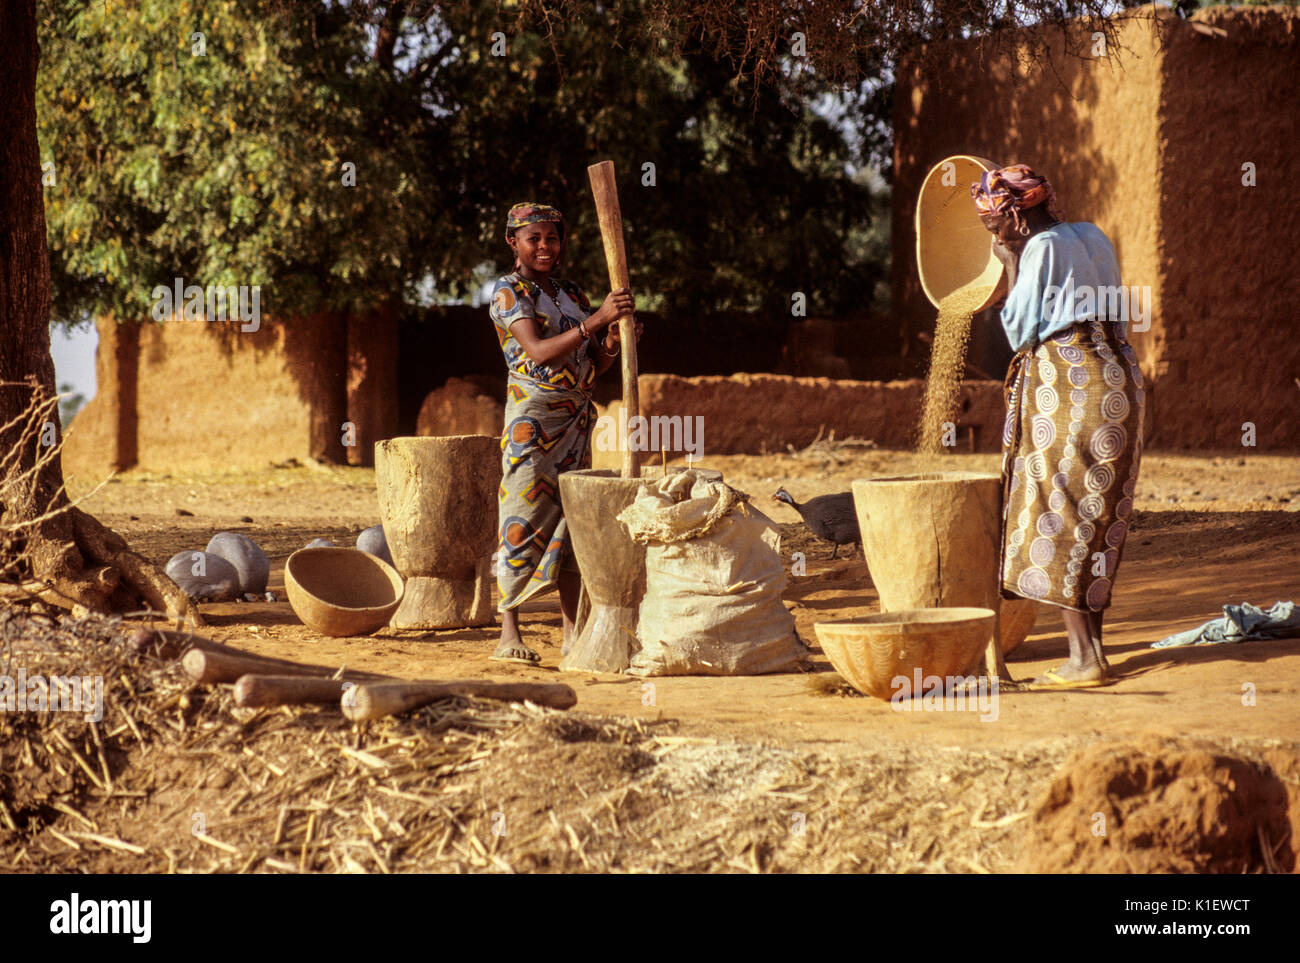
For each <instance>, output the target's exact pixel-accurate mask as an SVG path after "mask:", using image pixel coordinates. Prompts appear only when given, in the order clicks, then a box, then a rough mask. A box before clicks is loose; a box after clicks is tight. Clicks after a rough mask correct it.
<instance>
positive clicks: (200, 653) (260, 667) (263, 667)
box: [181, 648, 390, 685]
mask: <svg viewBox="0 0 1300 963" xmlns="http://www.w3.org/2000/svg"><path fill="white" fill-rule="evenodd" d="M181 665H182V666H183V667H184V669H185V672H186V673H187V674H188V675H189V677H190V678H191V679H193V680H194V681H195V682H203V683H206V684H209V685H211V684H214V683H219V682H237V681H238V680H239V677H240V676H242V675H292V676H316V677H318V678H325V679H328V678H329V677H330V676H332V675H334V672H335V670H334V669H332V668H330V667H329V666H326V665H310V664H307V663H303V662H289V661H287V660H285V659H268V658H265V657H263V656H260V655H254V654H253V653H251V652H238V651H236V652H216V651H209V650H206V649H197V648H196V649H190V651H188V652H186V653H185V656H184V658H182V659H181ZM343 677H344V678H347V679H386V678H390V676H383V675H377V674H375V673H373V672H354V671H352V670H350V669H349V670H347V671H346V672H344V673H343Z"/></svg>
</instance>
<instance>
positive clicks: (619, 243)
mask: <svg viewBox="0 0 1300 963" xmlns="http://www.w3.org/2000/svg"><path fill="white" fill-rule="evenodd" d="M587 176H588V178H590V179H591V193H592V196H593V197H595V199H596V217H597V219H598V220H599V221H600V239H601V241H602V242H603V243H604V245H605V266H606V267H607V268H608V269H609V286H610V287H611V288H613V289H615V290H617V289H618V288H626V287H630V286H631V282H630V281H629V279H628V273H627V251H626V250H625V248H624V246H623V212H622V210H621V208H620V207H619V204H618V184H617V182H616V181H615V180H614V162H613V161H601V162H600V163H599V164H592V165H591V166H590V167H588V168H587ZM631 320H632V319H631V318H619V319H618V333H619V344H620V345H621V346H622V351H621V352H620V353H621V355H622V357H623V411H622V413H621V414H620V415H619V418H620V419H621V424H620V425H619V437H621V438H624V439H626V438H627V437H628V424H629V419H631V418H638V417H640V415H641V394H640V389H639V387H638V385H637V364H636V325H635V323H633V324H626V325H625V324H624V323H623V322H624V321H631ZM623 477H624V478H640V477H641V464H640V461H639V459H638V458H637V453H636V452H634V451H633V450H632V446H631V445H628V446H627V447H626V448H625V449H624V450H623Z"/></svg>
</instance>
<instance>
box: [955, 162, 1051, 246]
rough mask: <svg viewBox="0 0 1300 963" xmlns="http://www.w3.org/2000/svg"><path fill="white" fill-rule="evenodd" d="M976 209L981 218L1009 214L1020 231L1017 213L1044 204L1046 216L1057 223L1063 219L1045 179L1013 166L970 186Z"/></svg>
mask: <svg viewBox="0 0 1300 963" xmlns="http://www.w3.org/2000/svg"><path fill="white" fill-rule="evenodd" d="M970 196H971V197H972V198H974V199H975V209H976V210H977V211H979V212H980V213H981V214H1009V215H1010V216H1011V219H1012V221H1014V222H1015V225H1016V229H1017V230H1019V229H1020V227H1021V225H1022V223H1023V222H1022V221H1021V218H1020V212H1021V211H1024V210H1028V209H1029V208H1031V207H1037V206H1038V205H1039V204H1042V203H1044V202H1046V204H1047V213H1049V214H1051V215H1052V217H1054V218H1056V219H1057V220H1058V221H1062V220H1064V219H1065V215H1064V214H1062V213H1061V208H1060V207H1059V206H1058V205H1057V203H1056V191H1055V190H1054V189H1053V188H1052V185H1051V184H1049V183H1048V181H1047V178H1046V177H1039V176H1038V175H1037V174H1035V173H1034V172H1033V170H1032V169H1031V168H1030V167H1029V165H1027V164H1012V165H1010V166H1009V167H1001V168H998V169H997V170H991V171H985V172H984V173H983V174H982V175H980V179H979V181H978V182H977V183H974V184H972V185H971V186H970Z"/></svg>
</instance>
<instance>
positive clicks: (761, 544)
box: [619, 471, 808, 676]
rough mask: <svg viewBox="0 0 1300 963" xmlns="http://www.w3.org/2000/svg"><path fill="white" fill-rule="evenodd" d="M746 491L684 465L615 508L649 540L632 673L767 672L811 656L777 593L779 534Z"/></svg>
mask: <svg viewBox="0 0 1300 963" xmlns="http://www.w3.org/2000/svg"><path fill="white" fill-rule="evenodd" d="M745 499H746V496H744V495H742V494H740V493H739V492H737V491H736V490H735V489H733V488H731V487H729V486H728V485H725V484H723V483H722V482H718V481H710V480H707V479H704V478H700V477H699V476H697V475H696V474H695V473H694V472H691V471H687V472H681V473H679V474H676V475H674V476H671V477H669V478H666V479H664V480H663V481H661V482H658V483H657V484H655V485H649V484H647V485H646V486H645V488H643V489H642V492H641V494H640V495H638V497H637V499H636V501H634V502H633V503H632V504H631V505H629V506H628V507H627V508H626V509H624V510H623V512H622V513H621V514H620V515H619V521H621V522H623V523H624V524H625V525H626V526H627V528H628V532H629V533H630V534H631V536H632V538H633V539H635V540H636V541H639V542H644V543H646V544H647V545H648V548H647V550H646V591H645V597H644V598H643V600H642V602H641V609H640V621H639V624H638V627H637V637H638V638H639V640H640V642H641V651H640V652H638V653H637V654H636V655H634V656H633V657H632V662H631V664H630V665H629V666H628V669H627V671H628V673H629V674H631V675H640V676H648V675H762V674H765V673H768V672H791V671H795V670H797V669H798V668H799V665H800V663H801V662H802V661H803V660H804V659H806V658H807V655H808V650H807V649H806V648H804V646H803V644H802V643H801V642H800V641H799V638H798V636H797V635H795V631H794V617H793V616H792V615H791V614H790V613H789V611H787V609H786V607H785V605H784V604H783V603H782V601H781V592H782V590H783V589H784V588H785V585H786V574H785V568H784V567H783V566H782V564H781V554H780V547H781V536H780V534H779V533H778V532H777V529H776V526H775V525H773V524H772V521H771V519H769V518H768V517H767V516H766V515H764V514H763V513H762V512H760V511H757V510H756V509H754V508H752V507H750V506H749V505H748V504H747V503H746V500H745Z"/></svg>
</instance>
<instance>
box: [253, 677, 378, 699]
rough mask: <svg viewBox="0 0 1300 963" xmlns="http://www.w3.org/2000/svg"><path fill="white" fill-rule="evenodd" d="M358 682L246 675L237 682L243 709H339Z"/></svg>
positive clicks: (319, 678)
mask: <svg viewBox="0 0 1300 963" xmlns="http://www.w3.org/2000/svg"><path fill="white" fill-rule="evenodd" d="M354 685H356V683H355V682H352V681H349V680H347V679H325V678H321V677H320V676H299V675H243V676H240V677H239V679H238V681H236V682H235V704H236V705H241V706H294V705H308V704H311V705H338V704H339V699H341V698H342V697H343V695H344V693H345V692H346V691H347V690H348V689H350V688H351V687H352V686H354Z"/></svg>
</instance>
